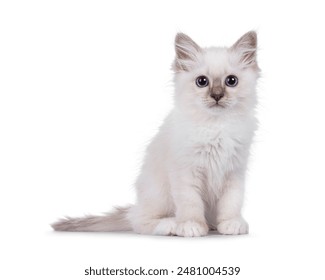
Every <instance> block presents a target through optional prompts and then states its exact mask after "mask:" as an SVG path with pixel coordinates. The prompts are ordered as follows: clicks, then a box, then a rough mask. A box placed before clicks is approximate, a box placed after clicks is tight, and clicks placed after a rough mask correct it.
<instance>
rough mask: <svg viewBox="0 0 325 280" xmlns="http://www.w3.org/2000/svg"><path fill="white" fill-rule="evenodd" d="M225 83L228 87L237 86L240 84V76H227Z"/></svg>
mask: <svg viewBox="0 0 325 280" xmlns="http://www.w3.org/2000/svg"><path fill="white" fill-rule="evenodd" d="M225 83H226V86H228V87H235V86H237V84H238V78H237V77H236V76H235V75H229V76H228V77H227V78H226V81H225Z"/></svg>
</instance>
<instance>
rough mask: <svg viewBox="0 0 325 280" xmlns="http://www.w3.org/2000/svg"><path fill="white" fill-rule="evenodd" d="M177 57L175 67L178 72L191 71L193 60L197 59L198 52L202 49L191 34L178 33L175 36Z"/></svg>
mask: <svg viewBox="0 0 325 280" xmlns="http://www.w3.org/2000/svg"><path fill="white" fill-rule="evenodd" d="M175 51H176V58H175V61H174V65H173V68H174V70H175V71H176V72H179V71H189V69H190V67H191V65H193V62H196V61H197V57H198V54H199V53H200V52H202V49H201V48H200V46H199V45H198V44H196V43H195V42H194V41H193V40H192V39H191V38H190V37H189V36H187V35H186V34H184V33H177V35H176V37H175Z"/></svg>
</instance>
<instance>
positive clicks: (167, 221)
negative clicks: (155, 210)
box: [153, 218, 177, 235]
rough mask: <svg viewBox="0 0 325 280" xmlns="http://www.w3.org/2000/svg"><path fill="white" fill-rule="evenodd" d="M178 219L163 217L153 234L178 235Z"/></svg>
mask: <svg viewBox="0 0 325 280" xmlns="http://www.w3.org/2000/svg"><path fill="white" fill-rule="evenodd" d="M176 227H177V224H176V221H175V218H164V219H161V220H160V221H159V223H158V225H157V226H156V227H155V229H154V231H153V234H155V235H176Z"/></svg>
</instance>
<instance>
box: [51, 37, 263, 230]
mask: <svg viewBox="0 0 325 280" xmlns="http://www.w3.org/2000/svg"><path fill="white" fill-rule="evenodd" d="M256 48H257V36H256V33H255V32H254V31H251V32H248V33H246V34H245V35H243V36H242V37H241V38H240V39H239V40H238V41H237V42H236V43H235V44H234V45H233V46H231V47H230V48H224V47H221V48H220V47H219V48H217V47H211V48H201V47H200V46H199V45H197V44H196V43H195V42H194V41H193V40H192V39H191V38H190V37H188V36H187V35H185V34H183V33H178V34H177V35H176V38H175V49H176V58H175V60H174V63H173V70H174V72H175V75H174V83H175V96H174V97H175V98H174V99H175V102H174V103H175V104H174V105H175V106H174V109H173V110H172V111H171V113H170V114H169V115H168V117H167V118H166V119H165V121H164V123H163V125H162V126H161V128H160V130H159V132H158V134H157V135H156V136H155V137H154V139H153V140H152V142H151V143H150V144H149V146H148V148H147V152H146V156H145V159H144V163H143V166H142V170H141V173H140V175H139V177H138V178H137V181H136V188H137V202H136V204H135V205H132V206H129V207H125V208H116V210H115V212H112V213H109V214H107V215H104V216H87V217H82V218H66V219H63V220H60V221H58V222H56V223H54V224H53V225H52V226H53V228H54V229H55V230H58V231H127V230H133V231H135V232H137V233H141V234H157V235H178V236H203V235H206V234H208V231H209V230H217V231H218V232H219V233H220V234H246V233H248V224H247V223H246V221H245V220H244V219H243V217H242V216H241V208H242V204H243V194H244V181H245V173H246V166H247V160H248V156H249V149H250V146H251V142H252V138H253V136H254V131H255V130H256V127H257V122H256V119H255V116H254V113H255V109H254V108H255V106H256V93H255V88H256V83H257V79H258V77H259V68H258V65H257V61H256Z"/></svg>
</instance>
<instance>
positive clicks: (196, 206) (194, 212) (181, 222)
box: [171, 171, 209, 237]
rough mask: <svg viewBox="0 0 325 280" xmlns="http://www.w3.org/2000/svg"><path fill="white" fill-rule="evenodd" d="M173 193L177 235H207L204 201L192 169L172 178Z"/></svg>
mask: <svg viewBox="0 0 325 280" xmlns="http://www.w3.org/2000/svg"><path fill="white" fill-rule="evenodd" d="M171 181H172V195H173V199H174V203H175V208H176V213H175V216H176V223H177V227H176V235H178V236H185V237H195V236H203V235H207V234H208V231H209V228H208V225H207V223H206V220H205V215H204V203H203V200H202V198H201V195H200V188H199V186H197V185H195V183H194V182H195V181H196V179H195V178H194V176H193V173H192V172H190V171H188V172H187V171H183V172H180V173H178V174H177V175H176V176H174V178H172V180H171Z"/></svg>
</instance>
